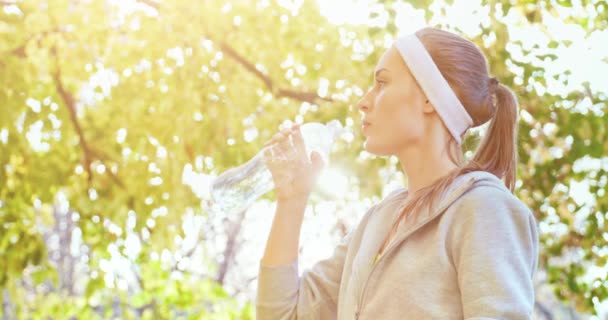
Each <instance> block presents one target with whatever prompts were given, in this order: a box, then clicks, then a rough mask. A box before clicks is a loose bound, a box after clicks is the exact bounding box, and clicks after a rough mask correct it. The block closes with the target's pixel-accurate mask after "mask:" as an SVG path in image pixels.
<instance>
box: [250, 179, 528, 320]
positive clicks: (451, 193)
mask: <svg viewBox="0 0 608 320" xmlns="http://www.w3.org/2000/svg"><path fill="white" fill-rule="evenodd" d="M405 194H406V190H405V189H399V190H396V191H394V192H392V193H391V194H389V195H388V196H386V197H385V198H384V199H383V200H382V201H381V202H380V203H378V204H376V205H374V206H372V207H371V208H370V209H369V210H368V211H367V213H366V214H365V215H364V216H363V218H362V219H361V221H360V223H359V225H358V226H357V227H356V228H355V229H354V230H353V231H351V232H350V233H349V234H348V235H347V236H346V237H344V239H343V240H342V241H341V243H339V244H338V246H337V247H336V249H335V251H334V253H333V255H332V256H331V257H329V258H328V259H325V260H322V261H319V262H318V263H316V264H315V265H314V266H313V267H312V268H310V269H308V270H305V271H303V272H302V275H301V276H299V274H298V267H297V266H298V263H297V261H294V262H293V263H292V264H290V265H284V266H265V265H260V271H259V278H258V293H257V299H256V315H257V319H258V320H264V319H273V320H275V319H323V320H325V319H386V320H389V319H477V320H481V319H531V317H532V312H533V309H534V286H533V278H534V274H535V271H536V268H537V264H538V246H539V245H538V229H537V224H536V220H535V218H534V216H533V214H532V212H531V211H530V210H529V209H528V208H527V207H526V206H525V205H524V204H523V203H522V202H521V201H520V200H518V199H517V198H516V197H515V196H513V194H511V192H509V190H508V189H507V188H506V187H505V185H504V183H503V182H502V181H501V180H499V179H498V178H496V177H495V176H494V175H492V174H490V173H487V172H483V171H476V172H471V173H467V174H465V175H462V176H460V177H458V178H456V180H455V181H454V182H453V183H452V184H451V185H450V187H449V188H448V189H447V191H446V192H444V194H442V196H441V197H440V200H439V201H438V205H437V206H434V208H433V209H431V210H426V211H423V212H420V214H419V216H418V217H417V218H415V219H412V221H409V220H406V221H405V222H404V223H401V224H400V226H399V229H398V232H397V233H396V235H395V238H394V239H393V241H392V242H391V243H390V244H389V246H388V247H387V248H386V250H385V252H384V253H383V255H382V256H381V257H380V259H379V260H378V261H377V263H374V258H375V257H376V254H377V252H378V250H379V248H380V246H381V245H382V242H383V241H384V238H385V237H386V235H387V234H388V232H389V230H390V228H391V226H392V224H393V221H395V218H396V217H397V215H398V213H399V210H398V209H399V206H400V205H401V204H402V202H403V198H404V197H405Z"/></svg>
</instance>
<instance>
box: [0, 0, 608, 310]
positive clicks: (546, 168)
mask: <svg viewBox="0 0 608 320" xmlns="http://www.w3.org/2000/svg"><path fill="white" fill-rule="evenodd" d="M461 5H462V4H460V3H459V2H458V1H448V3H443V2H441V4H438V3H435V2H434V1H410V2H408V3H405V2H401V1H378V3H377V5H376V6H375V7H374V8H375V9H374V10H370V19H372V21H376V22H377V23H375V24H372V26H368V25H336V24H332V23H330V22H329V21H328V20H327V19H326V18H325V17H324V16H322V15H321V14H320V12H319V9H318V7H317V4H316V3H315V2H313V1H304V2H302V3H301V4H299V3H296V4H293V3H291V2H281V1H278V2H275V1H257V2H252V1H231V2H224V1H210V0H206V1H185V0H176V1H163V2H160V1H158V2H156V1H154V0H145V1H144V0H141V1H126V2H121V1H110V0H107V1H102V0H100V1H73V0H52V1H34V0H31V1H30V0H24V1H15V2H13V1H10V0H9V1H0V33H1V34H2V37H0V81H1V83H2V86H0V255H1V256H2V259H0V286H1V287H2V288H3V299H2V300H3V309H2V310H3V311H2V312H3V313H4V315H6V316H8V317H12V316H14V317H18V318H43V317H47V316H49V315H50V316H53V317H54V316H61V317H70V316H77V317H82V318H95V317H98V318H108V317H119V318H140V317H143V318H150V319H151V318H155V319H156V318H206V317H209V318H218V319H231V318H234V319H237V318H238V319H247V318H253V312H252V305H251V302H247V303H239V302H238V301H237V300H236V299H235V298H234V297H232V296H231V295H230V294H228V292H227V291H226V290H225V289H224V287H223V285H224V276H225V272H226V268H228V267H229V264H228V262H229V261H230V259H231V257H232V256H233V254H234V252H229V251H228V248H232V247H230V246H228V245H226V246H225V248H226V251H225V252H224V254H223V255H222V256H221V257H220V256H213V255H210V254H207V253H205V251H204V250H203V249H202V248H201V247H200V246H199V245H198V244H199V243H201V242H204V241H209V236H208V235H205V234H204V233H195V234H196V238H195V239H191V235H189V234H187V233H188V232H187V230H189V229H188V225H189V224H190V223H191V221H192V219H193V218H192V217H197V216H198V217H205V216H207V215H208V214H209V213H208V212H207V211H206V210H205V207H204V206H201V197H203V198H204V195H201V194H197V193H196V192H193V189H192V188H191V187H190V186H188V184H187V183H185V180H187V179H186V176H187V174H186V173H188V172H190V173H195V174H204V175H205V176H206V175H210V176H212V175H216V174H218V173H219V172H222V171H223V170H225V169H227V168H230V167H233V166H236V165H238V164H241V163H243V162H245V161H247V160H248V159H249V158H251V157H252V156H253V155H255V154H256V153H257V152H258V150H260V148H261V146H262V145H263V143H264V142H265V141H266V140H267V139H269V138H270V137H271V136H272V134H274V133H275V132H276V130H277V129H278V128H279V126H280V125H281V124H283V123H284V122H285V121H286V120H288V121H297V122H307V121H323V122H324V121H328V120H330V119H340V120H342V122H343V123H346V124H347V125H348V126H349V127H355V128H356V127H357V126H358V125H357V123H358V122H357V121H356V120H357V119H358V114H357V110H356V108H353V104H354V103H355V102H356V101H357V100H358V99H359V98H360V97H361V95H362V94H363V92H364V91H365V90H366V89H367V87H368V86H369V84H370V82H371V72H372V71H373V68H374V65H375V63H376V61H377V59H378V58H379V55H380V54H381V53H382V52H383V50H384V48H385V44H386V40H387V39H391V38H392V37H394V36H396V35H397V34H398V32H399V27H398V22H399V21H398V19H399V14H400V13H401V12H402V10H403V8H404V7H405V8H407V9H408V10H415V9H421V10H423V13H424V17H425V18H426V19H427V21H435V22H434V24H436V25H438V26H440V27H443V28H446V29H449V30H453V31H455V32H461V33H464V31H463V30H462V29H461V28H460V27H459V25H457V24H454V23H446V22H444V21H447V20H444V19H442V18H443V17H445V16H446V15H447V14H448V13H450V12H451V10H459V8H460V7H459V6H461ZM573 6H574V7H576V8H571V7H573ZM479 8H480V10H486V11H487V13H488V15H487V19H484V20H483V21H480V22H479V23H478V24H477V29H478V31H477V32H473V33H472V34H471V33H470V32H469V33H470V35H469V38H470V39H472V40H473V41H475V42H476V43H477V44H478V45H479V46H480V47H481V48H482V49H483V50H484V52H485V53H486V56H487V57H488V59H489V65H490V70H491V71H492V73H493V74H494V75H495V76H497V77H498V78H499V80H500V81H501V82H502V83H503V84H505V85H508V86H510V87H511V88H513V89H514V91H515V92H516V93H517V95H518V98H519V102H520V107H521V114H520V118H521V121H520V127H519V134H520V156H521V162H520V167H519V168H518V169H519V170H518V175H519V179H520V181H519V182H518V188H517V195H518V196H519V197H520V198H521V199H522V200H523V201H524V202H525V203H526V204H527V205H528V206H530V208H532V209H533V211H534V213H535V214H536V216H537V218H538V219H539V221H540V224H541V230H542V231H543V234H542V235H541V236H542V239H541V240H542V257H541V258H542V259H541V262H542V265H541V268H543V269H544V270H546V271H547V274H548V280H549V282H550V283H551V284H552V285H553V286H554V288H555V292H556V294H557V296H558V297H560V298H562V299H563V300H567V301H574V302H575V303H576V306H577V307H578V308H579V310H581V311H584V312H588V311H592V310H593V308H594V306H595V304H597V303H599V302H600V301H602V300H604V299H606V298H607V297H608V292H607V289H606V285H605V281H607V280H608V279H607V278H606V276H605V274H604V275H602V276H599V277H593V278H592V279H591V280H590V279H589V277H588V274H587V273H586V271H588V270H589V269H590V268H592V266H598V267H604V266H605V265H606V249H605V248H606V242H607V241H608V237H607V235H608V233H606V227H605V226H604V219H605V218H606V217H607V216H606V214H607V212H608V200H606V199H607V198H606V197H605V196H604V195H605V193H606V182H607V180H608V179H607V178H606V177H607V175H606V171H607V170H608V167H607V166H606V158H605V155H606V154H607V153H608V152H607V151H608V143H606V140H607V139H606V134H608V133H607V132H606V128H605V127H606V125H605V123H606V120H608V119H606V117H607V115H606V113H605V110H606V92H607V91H606V90H605V87H604V88H603V90H602V89H598V87H597V86H595V87H594V86H593V85H592V83H589V82H586V83H583V84H582V85H581V86H569V85H568V84H569V82H570V81H572V79H571V77H572V73H573V72H572V69H571V68H575V67H576V66H568V67H567V68H566V69H565V70H564V71H563V72H554V71H551V70H554V68H553V66H554V64H556V63H557V62H559V58H560V57H559V54H560V53H559V52H560V49H563V48H567V47H569V46H571V45H572V40H568V39H566V40H564V39H562V38H561V37H559V35H556V34H553V33H552V32H551V30H550V29H548V27H547V26H546V25H545V24H546V20H547V19H549V18H550V17H558V18H559V19H562V20H564V21H563V23H565V24H569V25H577V26H579V27H580V29H581V30H583V31H584V33H585V36H584V38H588V37H591V36H592V35H593V34H594V32H595V31H597V30H601V29H605V28H606V21H608V8H606V4H605V3H604V2H601V1H582V2H577V3H570V2H569V1H557V2H555V1H550V2H549V1H541V2H536V1H533V2H531V1H523V0H517V1H502V2H501V1H484V2H483V3H481V4H480V6H479ZM568 8H570V9H571V10H572V12H574V13H572V14H570V15H568V16H567V18H562V16H560V12H562V11H563V10H568ZM577 8H578V9H577ZM581 8H582V9H581ZM575 9H576V10H575ZM579 9H580V10H579ZM508 16H516V17H520V19H519V20H517V21H520V22H519V23H521V24H522V25H527V26H534V27H537V28H538V30H539V33H540V34H543V35H544V37H545V38H543V39H539V41H538V42H537V43H535V44H534V45H533V46H531V47H530V46H528V45H527V44H526V43H523V42H522V41H520V40H513V39H512V36H511V33H510V29H509V28H510V27H511V26H510V25H509V22H508V19H506V17H508ZM604 62H606V60H605V59H604ZM353 134H354V136H353V137H352V139H346V140H345V141H344V143H341V144H339V145H338V146H337V147H336V150H335V154H334V155H333V156H332V157H333V158H334V159H335V160H334V161H335V162H336V164H337V165H339V166H341V167H342V168H344V169H345V170H346V171H347V172H348V173H349V175H350V176H352V177H354V178H353V179H351V180H349V181H350V183H351V185H350V186H351V187H352V188H357V190H360V195H361V196H362V197H363V196H373V195H379V194H380V192H381V191H382V186H383V183H384V180H383V178H382V176H381V174H380V172H382V169H386V168H388V167H394V166H395V164H394V162H391V161H390V159H384V158H375V157H369V156H367V157H365V155H364V154H362V153H361V148H360V141H361V136H360V134H359V133H358V130H354V132H353ZM477 140H478V139H477V135H476V134H472V135H471V136H470V137H469V138H468V139H467V141H466V143H465V146H466V148H468V149H472V148H474V146H475V144H476V141H477ZM362 157H363V158H366V160H365V161H360V159H362ZM603 157H604V158H603ZM370 173H371V174H370ZM197 177H199V178H200V177H201V176H197ZM580 182H584V183H586V184H588V188H589V193H590V195H591V198H589V201H588V202H584V203H581V202H580V201H578V200H576V199H575V197H574V196H573V188H574V186H575V185H577V183H580ZM265 197H266V199H268V200H272V194H269V195H267V196H265ZM321 197H322V195H321ZM222 219H223V220H221V221H223V222H222V223H224V222H226V221H228V222H230V223H232V225H238V221H236V220H238V219H236V220H235V218H234V217H232V218H231V217H223V218H222ZM235 221H236V222H235ZM226 223H227V222H226ZM235 223H236V224H235ZM231 228H232V227H231ZM229 229H230V228H229ZM230 230H232V233H231V234H232V235H235V234H238V231H239V229H238V228H236V229H234V228H232V229H230ZM228 239H229V240H230V239H232V238H231V237H228ZM228 242H230V241H228ZM109 261H111V263H110V262H109ZM116 266H119V267H116ZM115 268H119V269H118V270H117V269H115ZM117 274H118V275H122V276H116V275H117Z"/></svg>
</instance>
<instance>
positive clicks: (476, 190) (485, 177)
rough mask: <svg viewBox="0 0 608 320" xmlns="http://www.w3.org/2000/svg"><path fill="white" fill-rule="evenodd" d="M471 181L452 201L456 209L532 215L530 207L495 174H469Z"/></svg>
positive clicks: (498, 215)
mask: <svg viewBox="0 0 608 320" xmlns="http://www.w3.org/2000/svg"><path fill="white" fill-rule="evenodd" d="M469 176H470V177H472V178H473V180H474V181H473V182H472V183H471V184H470V186H469V187H468V189H467V190H466V191H465V192H464V193H463V194H462V196H461V197H460V198H459V199H458V200H457V201H456V202H455V203H454V206H455V208H457V209H459V210H458V211H461V212H464V213H465V214H475V213H476V212H483V213H484V214H485V215H490V216H496V217H497V218H500V217H504V215H502V214H500V213H504V212H510V213H511V216H512V215H519V216H521V217H522V218H530V217H533V216H534V215H533V213H532V211H531V210H530V208H529V207H528V206H527V205H526V204H525V203H524V202H523V201H522V200H521V199H519V198H518V197H517V196H516V195H515V194H513V193H512V192H511V191H510V190H509V189H508V188H507V187H506V186H505V184H504V182H503V181H502V180H500V179H498V177H496V176H495V175H493V174H491V173H487V172H475V173H474V174H469Z"/></svg>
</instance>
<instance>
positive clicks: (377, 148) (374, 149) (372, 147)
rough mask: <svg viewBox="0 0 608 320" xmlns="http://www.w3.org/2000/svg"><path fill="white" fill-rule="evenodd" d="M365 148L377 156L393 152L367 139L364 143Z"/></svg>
mask: <svg viewBox="0 0 608 320" xmlns="http://www.w3.org/2000/svg"><path fill="white" fill-rule="evenodd" d="M363 149H364V150H365V151H367V152H368V153H371V154H373V155H375V156H378V157H382V156H387V155H390V154H391V153H390V152H388V150H385V149H384V148H381V147H380V146H378V145H375V144H373V143H370V141H369V140H366V141H365V142H364V143H363Z"/></svg>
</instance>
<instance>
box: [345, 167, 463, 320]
mask: <svg viewBox="0 0 608 320" xmlns="http://www.w3.org/2000/svg"><path fill="white" fill-rule="evenodd" d="M474 181H475V178H474V177H473V178H471V179H469V181H468V182H466V183H465V185H464V186H462V187H461V188H460V190H458V191H459V192H454V194H455V196H453V198H452V199H450V201H447V205H443V206H441V207H439V209H437V210H435V211H433V213H432V214H431V215H429V218H427V219H425V220H423V221H422V222H420V223H418V224H417V225H416V227H414V228H412V230H417V229H418V228H419V227H420V226H421V225H424V224H426V223H427V222H429V221H431V220H433V219H435V218H436V217H437V213H438V212H442V211H443V210H445V209H447V208H448V207H449V206H450V205H451V204H452V202H453V200H454V198H456V197H459V196H461V195H462V193H464V191H466V190H468V189H469V187H470V186H471V185H472V184H473V182H474ZM410 234H411V232H410ZM410 234H407V235H405V236H404V237H402V239H401V241H399V242H393V243H392V244H391V245H389V247H388V248H386V250H385V251H384V253H383V254H382V255H381V256H380V258H378V260H377V261H376V262H375V263H374V265H373V266H372V269H371V270H370V271H369V274H368V276H367V279H365V283H364V284H363V290H362V291H361V295H360V296H359V303H358V304H357V308H356V310H355V320H358V319H359V316H360V315H361V309H362V306H363V301H364V299H365V293H366V290H365V289H367V283H368V282H369V279H370V278H371V277H372V274H373V273H374V270H375V269H376V266H378V265H379V264H380V262H381V261H382V259H384V257H386V256H387V255H388V254H389V253H390V252H391V251H393V250H394V248H395V247H396V246H397V245H399V244H401V243H402V242H403V241H404V240H405V239H406V238H407V237H409V235H410Z"/></svg>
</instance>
